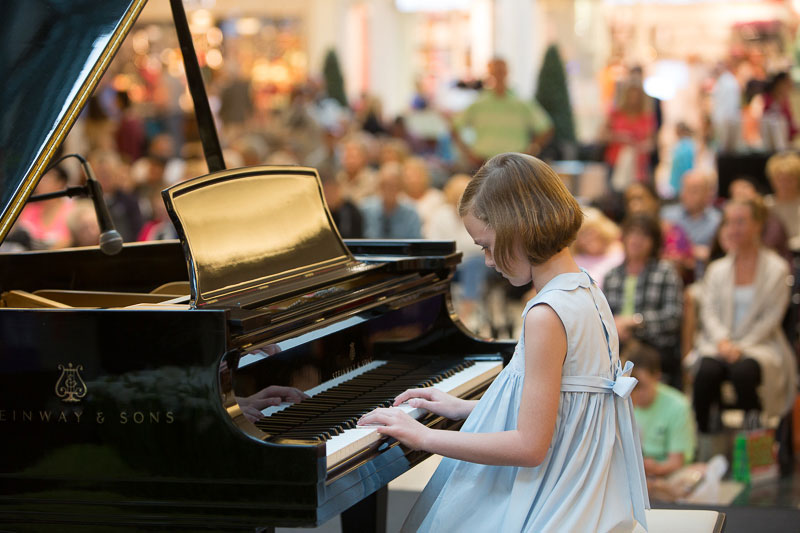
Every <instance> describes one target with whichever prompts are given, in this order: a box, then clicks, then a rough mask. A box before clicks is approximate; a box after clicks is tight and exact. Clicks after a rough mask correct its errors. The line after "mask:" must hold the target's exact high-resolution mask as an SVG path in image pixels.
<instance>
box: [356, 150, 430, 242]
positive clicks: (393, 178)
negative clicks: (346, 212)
mask: <svg viewBox="0 0 800 533" xmlns="http://www.w3.org/2000/svg"><path fill="white" fill-rule="evenodd" d="M402 190H403V167H402V166H401V165H400V164H399V163H387V164H385V165H383V166H382V167H381V169H380V171H379V172H378V194H377V195H375V196H371V197H369V198H367V199H365V200H364V201H363V202H362V204H361V206H360V207H361V214H362V216H363V217H364V237H366V238H367V239H420V238H422V221H421V220H420V218H419V215H418V214H417V211H416V210H415V209H414V206H413V205H412V204H410V203H408V202H405V201H403V200H402V199H401V198H400V193H401V192H402Z"/></svg>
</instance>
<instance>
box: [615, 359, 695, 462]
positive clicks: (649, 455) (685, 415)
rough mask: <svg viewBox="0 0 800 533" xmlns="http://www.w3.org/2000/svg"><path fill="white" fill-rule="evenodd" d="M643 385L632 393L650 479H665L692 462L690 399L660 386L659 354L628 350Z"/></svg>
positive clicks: (692, 423)
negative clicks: (653, 477)
mask: <svg viewBox="0 0 800 533" xmlns="http://www.w3.org/2000/svg"><path fill="white" fill-rule="evenodd" d="M626 352H627V355H628V357H627V359H628V360H629V361H631V362H632V363H633V365H634V366H633V373H632V376H633V377H635V378H636V379H638V380H639V384H638V385H637V386H636V388H635V389H634V390H633V392H632V393H631V399H632V400H633V405H634V414H635V416H636V423H637V425H638V426H639V432H640V434H641V441H642V454H643V456H644V470H645V474H647V476H648V477H651V476H655V477H664V476H668V475H670V474H672V473H673V472H675V471H676V470H678V469H680V468H681V467H682V466H684V465H686V464H689V463H691V462H692V459H693V458H694V449H695V428H694V419H693V417H692V409H691V406H690V404H689V401H688V400H687V399H686V396H684V395H683V393H682V392H680V391H679V390H677V389H674V388H672V387H670V386H668V385H664V384H663V383H661V382H660V379H661V367H660V358H659V356H658V352H656V351H655V350H654V349H652V348H650V347H649V346H645V345H642V344H637V345H632V346H630V349H628V350H626Z"/></svg>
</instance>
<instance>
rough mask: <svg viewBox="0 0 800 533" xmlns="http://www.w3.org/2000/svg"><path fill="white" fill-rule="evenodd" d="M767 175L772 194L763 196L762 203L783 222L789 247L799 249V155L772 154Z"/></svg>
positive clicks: (787, 153)
mask: <svg viewBox="0 0 800 533" xmlns="http://www.w3.org/2000/svg"><path fill="white" fill-rule="evenodd" d="M767 177H768V178H769V183H770V185H772V190H773V194H770V195H768V196H767V197H765V198H764V204H765V205H766V206H767V208H768V209H769V210H770V212H771V213H773V214H774V215H775V216H777V217H778V218H779V219H780V221H781V222H782V223H783V226H784V228H785V229H786V232H787V233H788V238H789V248H791V249H792V250H800V155H798V154H796V153H794V152H785V153H780V154H775V155H773V156H772V157H770V158H769V160H768V161H767Z"/></svg>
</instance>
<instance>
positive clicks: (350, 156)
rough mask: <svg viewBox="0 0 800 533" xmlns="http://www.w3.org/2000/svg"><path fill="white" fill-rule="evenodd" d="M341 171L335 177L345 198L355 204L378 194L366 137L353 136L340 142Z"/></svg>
mask: <svg viewBox="0 0 800 533" xmlns="http://www.w3.org/2000/svg"><path fill="white" fill-rule="evenodd" d="M341 149H342V170H341V171H340V172H339V174H338V175H337V176H336V178H337V179H338V180H339V182H340V183H341V184H342V188H343V190H344V194H345V196H347V198H349V199H350V200H351V201H353V202H355V203H356V204H358V203H360V202H361V201H362V200H364V199H365V198H367V197H369V196H372V195H373V194H376V193H377V192H378V190H377V180H376V176H375V171H374V170H372V169H371V168H370V166H369V157H368V152H367V149H368V146H367V137H366V136H364V135H361V134H353V135H351V136H349V137H347V138H346V139H344V140H343V141H342V145H341Z"/></svg>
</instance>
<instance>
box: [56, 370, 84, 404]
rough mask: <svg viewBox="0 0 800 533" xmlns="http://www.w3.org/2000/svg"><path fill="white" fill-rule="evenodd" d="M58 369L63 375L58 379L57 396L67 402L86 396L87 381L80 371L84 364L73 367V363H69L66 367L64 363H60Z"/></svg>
mask: <svg viewBox="0 0 800 533" xmlns="http://www.w3.org/2000/svg"><path fill="white" fill-rule="evenodd" d="M58 369H59V370H61V375H60V376H59V377H58V381H56V396H58V397H59V398H61V401H62V402H65V403H77V402H79V401H81V398H83V397H84V396H86V383H84V381H83V379H82V378H81V373H80V372H81V370H83V365H78V366H76V367H73V366H72V363H69V364H68V365H67V367H66V368H64V365H58Z"/></svg>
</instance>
